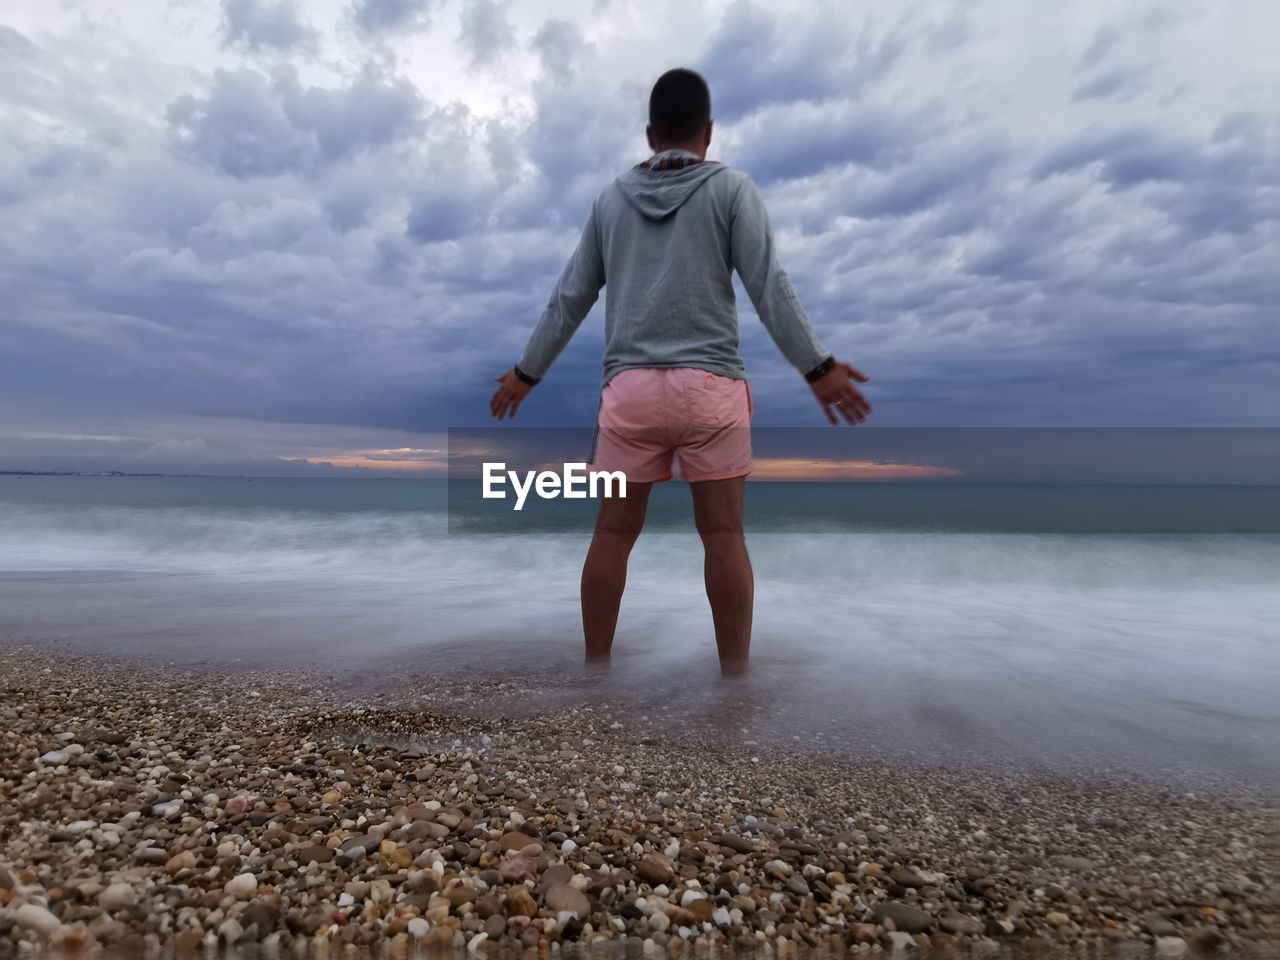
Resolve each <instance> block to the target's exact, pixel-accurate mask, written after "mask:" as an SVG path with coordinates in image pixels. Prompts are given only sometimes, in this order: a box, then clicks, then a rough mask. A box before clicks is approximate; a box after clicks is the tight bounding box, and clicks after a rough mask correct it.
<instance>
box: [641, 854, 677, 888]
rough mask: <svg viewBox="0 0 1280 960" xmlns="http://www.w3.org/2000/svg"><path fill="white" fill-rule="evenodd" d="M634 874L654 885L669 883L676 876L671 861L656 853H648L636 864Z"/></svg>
mask: <svg viewBox="0 0 1280 960" xmlns="http://www.w3.org/2000/svg"><path fill="white" fill-rule="evenodd" d="M636 876H638V877H639V878H640V879H641V880H643V881H644V882H645V883H648V884H650V885H652V886H655V887H656V886H659V885H660V884H664V883H665V884H668V885H670V884H671V883H673V882H674V881H675V878H676V874H675V870H674V869H673V868H672V864H671V861H670V860H668V859H667V858H666V857H664V856H661V855H660V854H656V853H651V854H649V855H648V856H647V857H644V858H643V859H641V861H640V862H639V863H638V864H636Z"/></svg>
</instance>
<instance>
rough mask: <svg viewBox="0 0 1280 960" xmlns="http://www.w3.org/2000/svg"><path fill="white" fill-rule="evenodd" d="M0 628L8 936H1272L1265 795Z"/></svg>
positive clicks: (277, 943)
mask: <svg viewBox="0 0 1280 960" xmlns="http://www.w3.org/2000/svg"><path fill="white" fill-rule="evenodd" d="M0 652H3V654H4V657H3V662H2V664H0V689H2V690H3V691H4V696H3V701H4V704H3V706H0V716H3V718H4V725H3V727H4V730H5V731H6V736H5V738H4V740H3V741H0V787H2V788H3V793H4V794H5V796H6V797H7V798H8V799H7V801H6V802H5V804H4V805H3V809H2V812H0V840H2V841H3V846H2V847H0V901H3V902H4V906H3V908H2V909H0V957H4V956H7V955H14V954H16V953H18V952H19V951H21V950H22V949H34V948H36V946H37V945H49V944H60V945H62V946H63V947H64V948H67V949H70V948H73V947H75V946H77V945H81V946H85V945H90V944H93V945H96V947H97V948H98V949H101V950H103V951H104V952H108V953H109V952H112V951H120V952H123V953H127V954H138V953H156V954H160V953H162V952H164V951H168V950H175V949H176V950H178V951H179V952H182V951H187V952H190V953H193V954H198V953H199V952H200V951H201V950H203V949H204V948H205V947H206V946H208V945H216V944H218V943H222V944H230V943H239V944H240V945H241V947H242V948H244V947H247V946H249V945H252V944H256V945H258V949H261V950H266V951H270V950H286V949H287V950H294V951H302V952H304V953H305V952H317V955H318V954H319V953H323V952H324V951H325V950H326V949H328V950H330V951H331V950H332V949H334V948H337V947H341V946H344V945H346V944H352V945H355V946H357V947H359V948H361V949H368V950H373V951H375V952H376V951H378V950H384V949H390V950H392V951H396V950H407V951H410V952H412V951H413V950H415V949H437V950H445V951H452V950H469V951H470V952H471V953H472V954H473V955H476V956H483V955H486V954H490V953H502V954H505V953H507V952H524V953H528V954H529V955H531V956H532V955H535V954H536V953H538V952H539V951H546V950H561V949H563V950H570V949H571V947H570V945H571V944H579V945H591V946H592V949H603V950H610V949H613V950H622V951H625V952H627V953H628V955H630V952H632V951H635V950H643V951H645V953H646V954H647V953H659V954H661V953H666V954H672V955H674V954H679V953H685V952H692V951H701V950H704V949H706V948H707V947H709V946H710V947H713V948H714V949H719V950H720V951H722V952H724V951H728V952H730V953H736V952H744V953H756V952H760V951H766V952H772V953H774V954H785V953H788V952H793V951H797V950H798V951H801V952H808V951H818V952H822V951H827V950H833V951H836V952H855V953H857V952H866V953H878V952H884V951H893V950H895V949H896V950H908V949H910V950H916V951H933V952H935V953H939V954H944V953H945V952H946V951H948V950H950V951H959V952H961V953H966V952H967V953H981V954H985V955H1000V954H1001V953H1010V952H1012V953H1025V954H1032V953H1037V954H1040V955H1052V954H1061V955H1080V954H1081V953H1086V952H1095V951H1101V952H1102V954H1103V955H1115V951H1116V950H1117V949H1125V948H1131V949H1133V950H1137V951H1146V954H1145V955H1151V952H1152V951H1155V952H1156V953H1157V955H1160V956H1179V955H1191V954H1194V953H1197V952H1212V951H1214V950H1224V949H1226V950H1230V949H1235V950H1237V951H1248V950H1250V949H1252V950H1262V951H1266V950H1270V949H1271V948H1272V947H1278V946H1280V897H1278V896H1277V894H1276V890H1277V889H1278V884H1277V881H1280V870H1278V869H1277V863H1278V862H1280V842H1278V834H1277V827H1276V820H1277V818H1276V803H1275V802H1274V800H1273V799H1272V798H1270V797H1269V796H1267V795H1266V794H1265V793H1263V794H1260V795H1257V796H1253V795H1249V794H1248V793H1247V792H1235V791H1232V792H1231V793H1230V794H1228V793H1227V792H1226V791H1222V790H1213V789H1212V788H1210V789H1209V790H1188V789H1186V787H1185V785H1178V786H1170V785H1168V784H1161V783H1160V782H1158V781H1153V780H1150V779H1140V778H1129V779H1124V780H1121V779H1119V778H1114V779H1107V778H1097V777H1089V776H1084V775H1081V774H1078V773H1070V772H1058V773H1053V772H1049V771H1042V770H1019V769H1017V768H1016V767H1014V768H1010V769H1005V770H1001V769H997V768H996V767H995V766H994V765H993V766H992V767H991V768H987V767H981V768H979V767H977V766H961V767H960V768H956V769H952V768H947V767H943V766H938V765H935V764H931V763H929V762H927V761H922V762H920V763H916V764H913V763H910V762H906V761H903V760H900V759H894V758H885V757H871V756H861V757H858V756H845V755H839V756H834V755H829V754H823V753H822V752H820V751H815V750H812V749H810V750H805V749H802V748H799V747H787V746H784V745H782V744H781V743H775V742H769V743H762V742H757V741H754V740H750V739H743V738H742V737H740V736H737V737H736V736H735V735H734V734H733V732H732V731H730V730H720V731H718V732H717V731H711V730H703V729H696V728H694V729H690V728H684V729H679V728H673V727H671V726H670V725H663V724H648V723H646V722H644V721H637V719H636V717H635V716H634V715H632V714H629V713H628V712H627V710H628V709H634V706H635V705H634V704H628V705H627V707H626V708H625V709H624V708H622V707H618V706H616V705H611V704H609V703H595V704H587V705H584V704H582V703H572V704H568V705H560V706H556V705H554V704H553V705H550V706H545V707H544V708H542V709H540V710H537V711H534V712H521V713H520V715H519V716H515V717H513V716H509V715H508V716H499V715H494V714H493V713H492V710H489V711H488V712H485V711H484V710H479V711H477V710H475V709H472V711H471V715H468V711H467V705H468V704H471V705H472V707H473V708H474V707H475V705H476V704H477V702H478V701H479V700H480V699H482V698H481V697H480V696H479V695H478V691H477V688H475V687H472V686H468V685H467V684H465V683H463V682H462V681H460V680H458V679H456V678H454V679H448V678H446V679H441V680H439V681H438V682H437V683H435V684H434V685H433V687H432V689H431V691H429V692H428V693H427V694H422V693H421V692H420V693H419V694H417V695H416V696H415V698H414V699H415V700H419V701H421V700H424V699H425V700H426V701H428V702H431V703H433V704H434V705H433V706H431V707H430V708H429V709H425V710H424V709H422V708H421V707H420V706H411V705H406V704H405V703H404V702H403V698H401V699H400V700H399V701H398V700H397V695H396V694H394V693H393V694H392V695H391V696H389V697H381V696H377V695H375V694H373V693H371V692H361V693H359V694H357V695H353V694H352V693H351V691H350V690H346V691H344V690H342V689H341V686H340V684H336V683H333V682H330V681H329V680H328V679H327V678H326V677H324V675H322V674H319V673H317V672H314V671H297V670H287V669H278V668H271V669H257V670H252V669H250V668H248V667H247V666H245V667H243V668H240V667H237V668H229V667H228V666H226V665H224V666H221V667H214V666H205V667H194V666H191V665H186V666H164V665H155V664H146V663H143V662H139V661H136V660H129V659H125V658H119V657H108V656H102V657H98V656H91V655H86V654H71V653H66V652H51V651H49V650H48V649H45V648H38V647H32V646H18V645H9V644H3V643H0ZM484 685H485V688H486V689H487V691H488V693H489V695H490V700H491V701H494V702H498V703H501V702H502V701H503V700H504V699H505V700H507V701H509V702H512V703H516V702H518V701H519V699H520V695H521V687H520V684H519V683H518V682H516V681H514V680H513V681H485V684H484ZM654 706H655V707H658V706H659V705H658V704H655V705H654ZM19 940H20V941H22V942H25V943H29V944H30V945H31V946H30V947H28V948H21V947H18V946H17V945H16V944H17V941H19ZM598 941H603V943H597V942H598ZM6 943H9V944H13V945H14V946H13V947H12V950H13V954H7V953H6V947H5V946H4V944H6ZM560 945H562V946H560ZM1134 955H1135V956H1142V955H1144V954H1143V953H1142V952H1138V953H1136V954H1134ZM1257 955H1260V956H1261V955H1265V954H1264V953H1258V954H1257Z"/></svg>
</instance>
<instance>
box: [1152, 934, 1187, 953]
mask: <svg viewBox="0 0 1280 960" xmlns="http://www.w3.org/2000/svg"><path fill="white" fill-rule="evenodd" d="M1188 949H1189V948H1188V946H1187V941H1185V940H1183V939H1182V938H1181V937H1156V956H1157V957H1181V956H1183V955H1184V954H1185V953H1186V952H1187V950H1188Z"/></svg>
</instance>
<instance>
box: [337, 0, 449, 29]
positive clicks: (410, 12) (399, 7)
mask: <svg viewBox="0 0 1280 960" xmlns="http://www.w3.org/2000/svg"><path fill="white" fill-rule="evenodd" d="M431 3H432V0H357V2H356V3H355V4H353V5H352V7H351V19H352V20H353V21H354V22H355V24H356V26H357V27H358V28H359V29H360V30H361V31H362V32H364V33H366V34H371V35H372V34H381V33H384V32H392V33H404V32H409V31H414V30H422V29H424V28H425V27H427V26H428V25H429V22H430V21H429V20H428V17H427V15H428V13H429V12H430V9H431Z"/></svg>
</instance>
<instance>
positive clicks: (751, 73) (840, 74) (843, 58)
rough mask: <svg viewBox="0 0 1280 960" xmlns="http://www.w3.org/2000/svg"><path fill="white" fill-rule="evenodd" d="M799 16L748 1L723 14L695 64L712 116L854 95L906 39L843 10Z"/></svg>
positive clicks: (735, 115) (886, 67) (732, 115)
mask: <svg viewBox="0 0 1280 960" xmlns="http://www.w3.org/2000/svg"><path fill="white" fill-rule="evenodd" d="M800 19H801V22H797V18H796V17H794V16H793V15H790V14H785V13H778V14H773V13H771V12H769V10H768V9H767V8H765V7H762V6H757V5H756V4H755V3H752V2H750V0H737V2H735V3H733V4H731V5H730V6H729V8H728V9H727V10H726V11H725V12H724V15H723V17H722V19H721V21H720V27H719V29H718V30H717V31H716V33H715V34H714V36H712V38H711V41H710V43H709V44H708V45H707V48H706V50H705V52H704V53H703V55H702V56H701V57H700V58H699V59H698V62H697V64H696V67H697V69H698V70H699V71H701V72H702V73H703V74H704V75H705V76H706V77H707V80H708V82H709V83H710V85H711V89H712V93H713V99H712V106H713V112H714V114H715V116H716V119H717V120H720V121H722V122H727V121H733V120H737V119H739V118H741V117H743V116H744V115H746V114H748V113H751V112H752V111H754V110H757V109H759V108H760V107H763V106H767V105H769V104H775V103H790V102H793V101H806V100H808V101H818V100H826V99H828V98H830V97H833V96H836V95H840V96H843V97H855V96H857V95H858V93H859V92H860V91H861V90H862V89H863V88H864V87H866V86H867V85H868V84H870V83H872V82H874V81H875V80H876V79H877V78H878V77H880V76H882V75H883V74H884V73H885V72H887V71H888V70H889V69H890V68H891V67H892V66H893V65H894V63H895V62H896V61H897V59H898V57H899V55H900V54H901V53H902V50H903V48H904V45H905V38H904V36H903V35H902V34H901V33H899V32H897V31H891V32H889V33H886V34H877V33H876V32H875V30H874V29H873V28H872V26H871V25H870V24H867V25H865V26H863V27H862V28H859V27H858V26H856V25H855V21H854V18H853V17H851V16H849V15H848V14H847V13H845V12H844V11H838V10H833V9H828V10H822V11H818V12H816V13H814V14H812V15H810V16H808V17H804V18H800ZM670 66H678V64H671V65H670Z"/></svg>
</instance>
